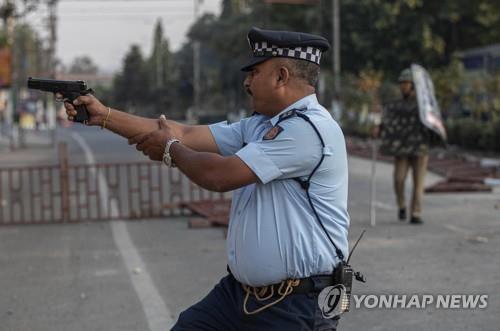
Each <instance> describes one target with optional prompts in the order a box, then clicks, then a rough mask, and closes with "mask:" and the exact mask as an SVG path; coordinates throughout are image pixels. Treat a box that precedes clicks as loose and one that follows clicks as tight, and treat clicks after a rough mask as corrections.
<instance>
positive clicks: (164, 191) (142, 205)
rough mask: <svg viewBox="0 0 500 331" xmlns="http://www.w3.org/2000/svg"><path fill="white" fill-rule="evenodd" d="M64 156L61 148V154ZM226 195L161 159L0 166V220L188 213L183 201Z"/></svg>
mask: <svg viewBox="0 0 500 331" xmlns="http://www.w3.org/2000/svg"><path fill="white" fill-rule="evenodd" d="M61 154H62V155H64V153H61ZM227 197H228V196H227V195H225V194H222V193H215V192H210V191H207V190H204V189H202V188H200V187H199V186H197V185H195V184H193V183H192V182H190V181H189V179H187V178H186V177H185V176H184V175H182V173H180V172H179V171H178V170H177V169H169V168H167V167H165V166H164V165H162V164H161V163H159V162H156V163H155V162H131V163H114V164H111V163H110V164H96V165H68V162H67V160H65V158H64V157H63V158H61V160H60V164H59V165H58V166H39V167H23V168H19V167H16V168H3V169H2V168H0V225H8V224H42V223H74V222H81V221H105V220H111V219H147V218H158V217H165V216H175V215H186V214H188V213H189V211H188V210H187V209H185V208H184V207H182V205H183V204H185V203H189V202H194V201H200V200H221V199H224V198H227Z"/></svg>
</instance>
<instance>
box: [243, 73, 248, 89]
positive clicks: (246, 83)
mask: <svg viewBox="0 0 500 331" xmlns="http://www.w3.org/2000/svg"><path fill="white" fill-rule="evenodd" d="M243 87H245V88H249V87H250V75H247V76H246V77H245V80H244V81H243Z"/></svg>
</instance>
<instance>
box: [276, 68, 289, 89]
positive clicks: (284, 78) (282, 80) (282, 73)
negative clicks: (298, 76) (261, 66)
mask: <svg viewBox="0 0 500 331" xmlns="http://www.w3.org/2000/svg"><path fill="white" fill-rule="evenodd" d="M276 79H277V81H278V85H279V86H283V85H286V84H288V81H289V80H290V71H289V70H288V68H287V67H284V66H281V67H279V68H278V75H277V76H276Z"/></svg>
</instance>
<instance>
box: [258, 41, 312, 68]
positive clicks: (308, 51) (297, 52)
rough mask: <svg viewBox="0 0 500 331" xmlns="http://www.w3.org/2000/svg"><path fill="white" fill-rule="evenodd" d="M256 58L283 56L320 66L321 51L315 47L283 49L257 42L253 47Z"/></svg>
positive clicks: (265, 42) (264, 42)
mask: <svg viewBox="0 0 500 331" xmlns="http://www.w3.org/2000/svg"><path fill="white" fill-rule="evenodd" d="M253 54H254V56H283V57H291V58H295V59H302V60H307V61H310V62H314V63H316V64H318V65H319V61H320V60H321V50H320V49H319V48H315V47H310V46H307V47H294V48H282V47H278V46H276V45H271V44H268V43H267V41H260V42H256V43H255V44H254V45H253Z"/></svg>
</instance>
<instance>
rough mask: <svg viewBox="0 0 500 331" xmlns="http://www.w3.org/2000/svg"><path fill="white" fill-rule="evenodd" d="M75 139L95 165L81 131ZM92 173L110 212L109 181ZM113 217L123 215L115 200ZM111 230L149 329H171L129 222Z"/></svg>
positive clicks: (169, 317)
mask: <svg viewBox="0 0 500 331" xmlns="http://www.w3.org/2000/svg"><path fill="white" fill-rule="evenodd" d="M71 136H72V138H73V139H75V140H76V141H77V142H78V144H79V145H80V147H81V148H82V149H83V151H84V153H85V159H86V161H87V163H88V164H95V158H94V154H93V153H92V150H91V149H90V147H89V146H88V144H87V143H86V142H85V140H84V139H83V137H82V136H81V135H80V134H79V133H77V132H72V133H71ZM91 173H92V175H93V176H98V177H97V178H98V183H99V193H100V197H101V204H102V208H103V211H104V212H107V207H108V204H107V202H108V201H109V193H108V185H107V183H106V178H105V177H104V175H103V174H102V173H101V172H99V173H97V172H96V170H95V168H92V169H91ZM110 215H111V216H113V217H117V216H118V215H119V213H118V207H117V205H116V201H115V200H112V201H111V203H110ZM111 230H112V232H113V239H114V241H115V244H116V246H117V247H118V250H119V251H120V254H121V256H122V258H123V261H124V262H125V265H126V267H127V270H128V273H129V276H130V279H131V281H132V284H133V285H134V289H135V291H136V293H137V296H138V297H139V300H140V301H141V303H142V308H143V309H144V313H145V314H146V319H147V321H148V324H149V330H150V331H160V330H161V331H164V330H167V329H170V327H172V325H173V319H172V314H171V312H170V310H169V309H168V308H167V305H166V304H165V302H164V301H163V299H162V297H161V296H160V294H159V292H158V290H157V289H156V287H155V285H154V283H153V280H152V279H151V276H150V275H149V272H148V271H147V269H146V265H145V264H144V262H143V261H142V259H141V256H140V255H139V253H138V252H137V249H136V247H135V246H134V243H133V242H132V239H131V238H130V234H129V232H128V229H127V225H126V223H125V222H124V221H113V222H111ZM134 270H136V271H137V270H140V273H138V274H137V273H134Z"/></svg>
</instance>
